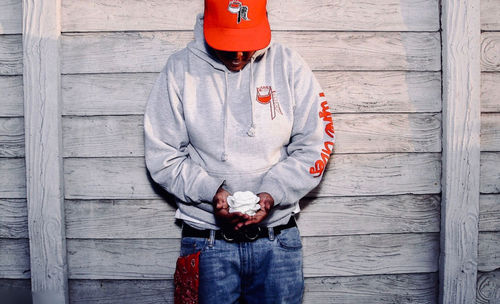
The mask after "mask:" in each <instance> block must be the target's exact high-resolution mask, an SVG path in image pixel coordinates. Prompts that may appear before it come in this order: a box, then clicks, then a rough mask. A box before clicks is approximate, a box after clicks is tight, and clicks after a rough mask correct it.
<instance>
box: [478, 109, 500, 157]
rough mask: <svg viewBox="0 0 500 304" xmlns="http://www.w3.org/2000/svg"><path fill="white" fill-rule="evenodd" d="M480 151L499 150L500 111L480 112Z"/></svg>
mask: <svg viewBox="0 0 500 304" xmlns="http://www.w3.org/2000/svg"><path fill="white" fill-rule="evenodd" d="M481 151H496V152H500V113H483V114H481ZM499 165H500V164H499Z"/></svg>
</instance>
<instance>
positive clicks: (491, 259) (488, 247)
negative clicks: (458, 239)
mask: <svg viewBox="0 0 500 304" xmlns="http://www.w3.org/2000/svg"><path fill="white" fill-rule="evenodd" d="M478 240H479V245H478V249H477V253H478V261H477V270H478V271H492V270H495V269H498V268H500V232H496V231H495V232H480V233H479V238H478Z"/></svg>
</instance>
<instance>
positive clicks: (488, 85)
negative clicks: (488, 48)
mask: <svg viewBox="0 0 500 304" xmlns="http://www.w3.org/2000/svg"><path fill="white" fill-rule="evenodd" d="M499 83H500V73H496V72H483V73H481V112H500V86H499V85H498V84H499Z"/></svg>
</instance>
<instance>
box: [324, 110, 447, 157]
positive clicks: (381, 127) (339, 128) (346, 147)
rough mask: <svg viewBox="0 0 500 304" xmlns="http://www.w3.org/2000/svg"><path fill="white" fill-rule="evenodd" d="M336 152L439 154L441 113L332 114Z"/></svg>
mask: <svg viewBox="0 0 500 304" xmlns="http://www.w3.org/2000/svg"><path fill="white" fill-rule="evenodd" d="M333 119H334V125H335V133H336V137H335V151H336V152H338V153H371V152H441V113H438V114H334V115H333Z"/></svg>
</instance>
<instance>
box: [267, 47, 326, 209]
mask: <svg viewBox="0 0 500 304" xmlns="http://www.w3.org/2000/svg"><path fill="white" fill-rule="evenodd" d="M291 59H292V60H293V61H292V65H293V67H294V68H293V72H292V75H291V78H290V85H291V86H292V90H293V92H294V93H293V95H294V98H295V106H294V121H293V127H292V134H291V138H290V143H289V145H288V147H287V153H288V157H287V158H285V159H284V160H283V161H281V162H279V163H277V164H276V165H274V166H273V167H272V168H271V169H270V170H269V171H268V172H267V174H266V175H265V176H264V178H263V180H262V184H261V187H260V189H259V191H258V192H259V193H260V192H267V193H269V194H271V196H272V197H273V199H274V205H275V206H276V205H280V204H281V205H283V204H293V203H294V202H296V201H298V200H299V199H301V198H302V197H304V196H305V195H306V194H307V193H308V192H310V191H311V190H312V189H313V188H315V187H316V186H317V185H318V184H319V182H320V181H321V179H322V176H323V171H324V170H325V167H326V164H327V162H328V160H329V158H330V154H331V153H332V152H333V146H334V143H335V134H334V127H333V120H332V115H331V113H330V108H329V105H328V102H327V99H326V96H325V94H324V92H323V91H322V89H321V87H320V85H319V83H318V81H317V80H316V78H315V76H314V74H313V73H312V71H311V69H310V68H309V66H308V65H307V63H306V62H305V61H304V60H303V59H302V57H300V55H299V54H298V53H296V52H292V55H291Z"/></svg>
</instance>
